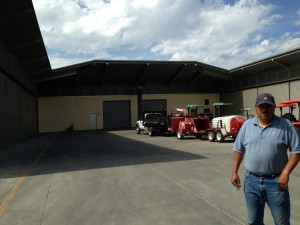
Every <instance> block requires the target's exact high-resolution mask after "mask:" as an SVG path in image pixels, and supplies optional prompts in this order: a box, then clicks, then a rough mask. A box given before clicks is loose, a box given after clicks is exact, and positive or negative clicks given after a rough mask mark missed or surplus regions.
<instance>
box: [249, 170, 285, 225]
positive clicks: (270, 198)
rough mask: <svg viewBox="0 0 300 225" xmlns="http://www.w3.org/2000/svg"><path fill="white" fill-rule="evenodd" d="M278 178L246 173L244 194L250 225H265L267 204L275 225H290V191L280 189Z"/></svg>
mask: <svg viewBox="0 0 300 225" xmlns="http://www.w3.org/2000/svg"><path fill="white" fill-rule="evenodd" d="M277 178H278V176H269V177H262V176H257V175H254V174H252V173H251V172H249V171H246V175H245V183H244V192H245V197H246V203H247V208H248V223H249V224H251V225H254V224H255V225H263V224H264V222H263V220H264V208H265V203H267V204H268V205H269V207H270V210H271V213H272V216H273V220H274V223H275V225H290V196H289V191H288V190H283V189H281V188H280V187H279V185H278V183H277Z"/></svg>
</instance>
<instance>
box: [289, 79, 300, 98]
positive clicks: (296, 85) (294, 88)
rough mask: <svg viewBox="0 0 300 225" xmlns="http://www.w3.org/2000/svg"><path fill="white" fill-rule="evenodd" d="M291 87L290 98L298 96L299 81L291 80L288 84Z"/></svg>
mask: <svg viewBox="0 0 300 225" xmlns="http://www.w3.org/2000/svg"><path fill="white" fill-rule="evenodd" d="M290 88H291V90H290V91H291V99H298V98H300V81H299V80H298V81H293V82H291V85H290Z"/></svg>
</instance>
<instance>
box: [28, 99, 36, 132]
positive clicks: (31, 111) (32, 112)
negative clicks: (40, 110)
mask: <svg viewBox="0 0 300 225" xmlns="http://www.w3.org/2000/svg"><path fill="white" fill-rule="evenodd" d="M36 102H37V98H36V97H34V96H32V95H31V94H28V96H27V136H32V135H35V134H36V133H37V104H36Z"/></svg>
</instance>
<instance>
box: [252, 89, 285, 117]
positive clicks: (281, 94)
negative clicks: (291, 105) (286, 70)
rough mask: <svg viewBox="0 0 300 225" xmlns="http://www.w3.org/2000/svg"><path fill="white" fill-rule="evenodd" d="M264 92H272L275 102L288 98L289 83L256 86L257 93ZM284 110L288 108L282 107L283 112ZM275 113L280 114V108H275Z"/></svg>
mask: <svg viewBox="0 0 300 225" xmlns="http://www.w3.org/2000/svg"><path fill="white" fill-rule="evenodd" d="M265 92H267V93H270V94H272V95H273V96H274V98H275V102H276V103H279V102H282V101H286V100H288V99H289V84H288V83H282V84H277V85H271V86H264V87H259V88H258V94H261V93H265ZM286 112H288V108H284V109H283V110H282V113H283V114H284V113H286ZM275 114H276V115H280V109H277V108H276V109H275Z"/></svg>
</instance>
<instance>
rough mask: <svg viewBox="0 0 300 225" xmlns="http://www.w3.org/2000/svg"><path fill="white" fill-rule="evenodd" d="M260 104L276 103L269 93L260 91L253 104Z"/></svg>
mask: <svg viewBox="0 0 300 225" xmlns="http://www.w3.org/2000/svg"><path fill="white" fill-rule="evenodd" d="M261 104H270V105H276V104H275V99H274V97H273V95H271V94H269V93H262V94H260V95H259V96H257V98H256V102H255V106H259V105H261Z"/></svg>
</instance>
